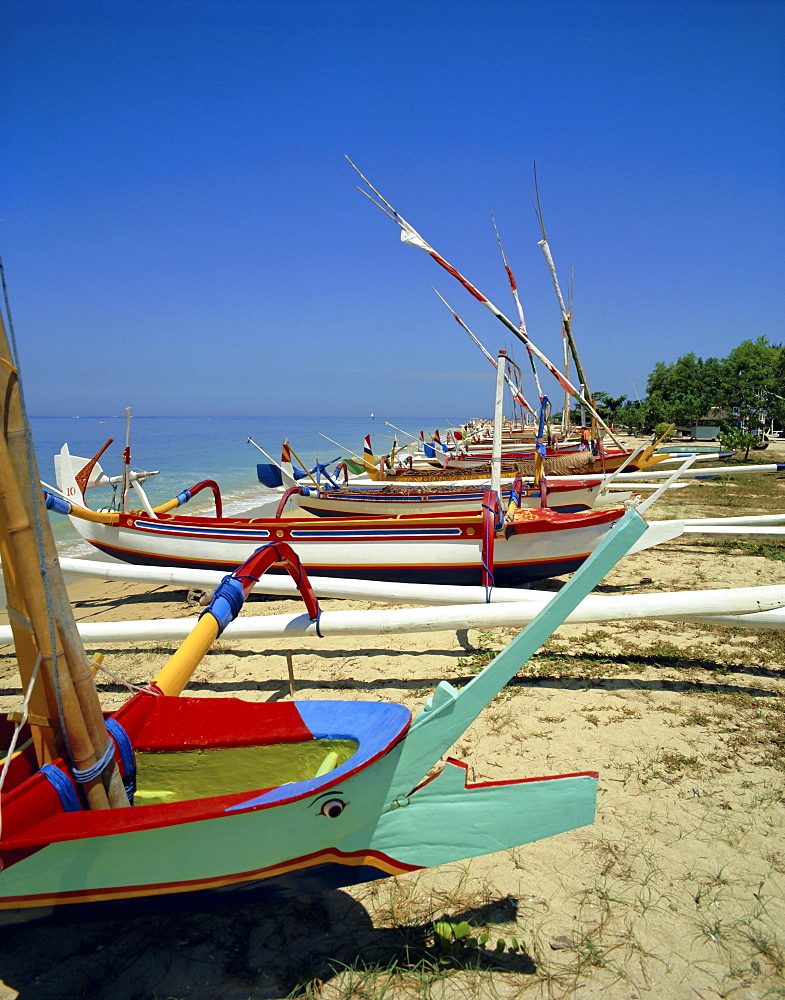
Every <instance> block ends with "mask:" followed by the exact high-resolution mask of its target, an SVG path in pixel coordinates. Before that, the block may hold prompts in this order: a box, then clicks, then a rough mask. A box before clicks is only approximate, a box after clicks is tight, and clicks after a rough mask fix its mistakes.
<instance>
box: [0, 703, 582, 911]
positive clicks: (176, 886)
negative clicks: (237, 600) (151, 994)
mask: <svg viewBox="0 0 785 1000" xmlns="http://www.w3.org/2000/svg"><path fill="white" fill-rule="evenodd" d="M150 703H153V704H152V706H151V704H150ZM145 713H147V714H145ZM140 716H143V718H142V720H141V722H139V717H140ZM115 718H116V719H117V720H118V721H120V722H121V724H123V725H124V726H125V727H126V729H127V731H128V733H129V737H130V738H131V739H132V742H133V743H134V745H135V747H136V749H137V753H138V752H139V750H140V747H141V748H142V749H143V750H144V749H145V748H146V749H148V750H150V749H151V748H152V750H154V751H156V752H157V753H158V755H165V754H167V753H172V752H174V751H178V750H180V751H182V750H186V749H193V748H194V747H196V748H197V749H198V750H201V751H202V752H203V753H204V752H207V751H215V750H216V749H218V750H220V749H225V748H226V744H227V742H230V743H231V744H232V745H233V746H236V745H239V746H254V745H255V744H256V743H258V742H259V741H262V742H264V743H265V744H270V743H271V742H273V743H276V746H277V747H278V748H279V749H280V748H281V747H284V748H286V747H291V746H293V747H294V749H295V750H298V749H299V747H300V746H301V744H302V743H303V741H304V740H308V739H311V740H314V739H317V738H320V739H324V738H327V737H330V736H332V737H334V738H336V739H338V738H340V739H344V740H346V739H349V738H350V739H352V740H354V741H355V742H356V744H357V749H356V751H355V753H354V754H353V755H351V756H349V757H348V759H347V760H346V761H345V762H344V763H343V764H341V765H340V766H338V767H337V768H335V769H334V770H333V771H328V772H327V773H326V774H323V775H321V776H319V775H318V774H317V775H316V776H315V777H313V778H305V779H303V780H298V781H295V782H291V783H288V784H283V785H280V786H274V787H271V788H265V787H261V788H257V789H251V790H249V791H247V792H240V793H237V792H234V793H232V794H230V795H216V796H210V795H209V794H208V795H207V796H206V797H203V798H200V799H187V800H176V801H172V802H163V803H159V804H150V805H144V804H141V805H139V804H137V805H134V806H133V807H132V808H130V809H126V810H119V811H118V810H105V811H98V812H85V811H79V812H62V809H61V807H60V805H59V801H58V800H57V798H56V793H55V792H54V790H53V789H52V786H50V785H49V784H48V782H47V781H46V779H45V778H43V777H42V776H41V774H40V773H37V774H36V773H34V774H31V775H29V776H28V775H25V776H24V777H23V780H22V781H20V782H19V783H18V784H17V785H15V786H14V787H13V788H12V790H11V791H10V792H6V793H5V794H4V820H5V822H4V830H3V841H2V847H1V848H0V854H1V855H2V861H3V868H2V870H0V924H14V923H20V922H25V921H28V920H38V919H43V918H47V919H53V918H54V919H59V920H72V919H79V918H89V919H101V918H104V917H106V918H108V917H110V916H112V915H113V914H114V913H117V912H118V911H119V910H121V911H122V913H123V915H125V916H127V915H128V914H129V912H136V913H140V912H162V911H166V910H169V909H180V908H183V907H187V908H188V909H190V910H193V909H196V908H206V907H208V906H225V905H230V904H232V905H237V904H238V903H239V904H242V903H244V902H252V901H254V900H262V899H268V900H270V899H280V898H284V897H287V896H292V895H295V894H299V893H302V892H313V891H322V890H325V889H334V888H339V887H341V886H346V885H354V884H357V883H360V882H364V881H368V880H372V879H378V878H385V877H388V876H391V875H398V874H401V873H403V872H407V871H414V870H416V869H419V868H423V867H430V866H433V865H437V864H443V863H446V862H449V861H457V860H460V859H463V858H466V857H472V856H477V855H481V854H486V853H490V852H492V851H497V850H503V849H506V848H507V847H511V846H519V845H522V844H525V843H529V842H531V841H532V840H537V839H540V838H542V837H548V836H552V835H554V834H556V833H561V832H564V831H566V830H569V829H574V828H575V827H577V826H583V825H586V824H588V823H591V822H592V821H593V817H594V806H595V798H596V785H597V775H596V774H595V773H591V772H589V773H583V774H575V775H559V776H555V777H549V778H536V779H523V780H519V781H504V782H498V783H497V782H494V783H483V784H479V785H471V784H469V783H468V781H467V771H466V767H465V765H462V764H459V763H457V762H453V761H448V762H447V764H446V765H445V766H444V768H443V769H442V770H441V771H440V772H439V773H438V774H437V775H436V777H435V778H432V779H430V780H429V781H427V782H426V783H425V784H423V785H420V786H419V787H417V788H416V789H415V791H413V792H411V791H409V792H408V793H407V794H405V795H401V794H400V790H401V788H402V787H404V785H405V786H406V787H408V788H409V789H410V788H411V785H409V784H408V782H409V781H410V780H411V779H410V778H408V777H407V776H406V774H404V775H403V777H402V776H401V772H402V771H403V772H405V771H406V767H407V763H406V762H407V759H410V758H411V754H409V758H407V753H408V749H409V748H408V743H407V740H408V739H409V738H410V734H411V733H414V732H415V727H412V729H411V730H409V728H408V727H409V723H410V713H409V711H408V709H406V708H405V707H403V706H401V705H389V704H386V703H378V702H333V701H328V702H304V703H303V702H301V703H269V702H268V703H248V702H243V701H240V700H239V699H233V698H229V699H212V698H210V699H207V698H204V699H200V698H166V697H159V698H152V697H150V696H149V695H147V694H144V693H143V694H140V695H137V696H135V697H134V698H133V699H131V701H130V702H129V703H128V704H127V705H126V706H124V707H123V709H121V710H120V711H119V712H118V713H116V715H115ZM194 734H198V735H197V736H194ZM412 738H413V739H414V740H415V744H414V745H415V746H416V740H417V739H418V736H413V737H412ZM412 752H413V753H417V752H418V751H417V750H414V751H412ZM20 766H21V765H20ZM200 766H201V765H200ZM198 777H199V772H198V771H197V778H198ZM396 782H398V784H396ZM401 782H403V785H402V784H401ZM140 783H143V779H142V766H141V765H140ZM443 829H450V830H454V831H455V832H454V834H451V836H450V837H447V838H444V837H443V836H440V834H439V831H440V830H443Z"/></svg>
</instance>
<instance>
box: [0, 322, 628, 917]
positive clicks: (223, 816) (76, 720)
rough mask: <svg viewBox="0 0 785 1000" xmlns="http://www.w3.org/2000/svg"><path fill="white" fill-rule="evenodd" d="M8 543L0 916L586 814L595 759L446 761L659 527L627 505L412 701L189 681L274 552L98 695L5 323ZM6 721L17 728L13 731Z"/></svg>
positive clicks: (109, 910) (326, 876)
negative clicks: (124, 679)
mask: <svg viewBox="0 0 785 1000" xmlns="http://www.w3.org/2000/svg"><path fill="white" fill-rule="evenodd" d="M0 357H1V358H2V361H3V365H1V366H0V392H1V393H2V397H3V402H4V406H3V408H2V411H0V412H1V413H2V416H1V417H0V430H1V431H2V433H0V550H1V552H2V563H3V574H4V578H5V585H6V591H7V594H8V605H9V618H10V621H11V624H12V628H13V632H14V639H15V645H16V650H17V657H18V660H19V667H20V673H21V676H22V681H23V686H24V687H25V688H26V694H25V700H24V707H23V710H22V713H21V715H20V717H19V718H18V719H17V720H16V724H15V725H14V724H13V721H12V719H13V717H12V718H11V719H9V720H8V721H7V722H3V724H2V727H1V728H2V730H3V735H4V736H6V737H8V738H9V739H10V745H9V744H6V745H9V750H8V751H7V753H6V756H5V758H4V759H3V760H2V761H0V784H1V785H2V791H1V792H0V809H1V810H2V812H1V815H2V829H1V830H0V922H2V923H4V924H12V923H18V922H22V921H26V920H30V919H35V918H39V917H47V918H49V917H53V916H54V917H59V918H60V919H66V920H67V919H73V918H76V917H78V916H83V915H88V916H89V917H90V918H92V919H104V918H106V917H107V916H110V915H112V914H117V913H121V914H122V915H123V916H124V917H126V916H128V915H129V914H130V913H132V912H134V911H137V912H138V911H148V910H162V909H167V908H172V907H187V908H189V909H191V910H193V909H195V908H199V907H203V906H205V905H207V904H219V905H227V904H229V903H231V902H233V901H239V902H242V903H247V902H250V901H252V900H254V899H275V898H280V897H282V896H287V895H292V894H295V893H298V892H304V891H307V892H310V891H314V890H322V889H326V888H336V887H339V886H344V885H351V884H355V883H358V882H363V881H367V880H370V879H377V878H384V877H386V876H389V875H395V874H398V873H399V872H407V871H412V870H415V869H418V868H423V867H429V866H432V865H437V864H442V863H444V862H447V861H453V860H459V859H462V858H467V857H473V856H476V855H479V854H484V853H489V852H492V851H499V850H503V849H505V848H509V847H516V846H520V845H522V844H525V843H528V842H530V841H533V840H537V839H540V838H543V837H547V836H552V835H554V834H557V833H560V832H563V831H565V830H569V829H574V828H575V827H579V826H583V825H586V824H588V823H591V822H592V821H593V817H594V808H595V797H596V787H597V777H598V776H597V774H596V773H595V772H591V771H586V772H582V773H578V774H570V775H559V776H555V777H543V778H533V779H523V780H515V781H504V782H484V783H481V784H475V785H472V784H470V783H469V782H468V780H467V777H468V772H467V766H466V764H464V763H462V762H458V761H454V760H449V759H448V761H447V762H446V763H445V764H444V765H443V766H442V767H441V769H440V770H439V771H438V773H436V774H435V775H431V774H430V772H431V769H432V768H433V767H434V766H435V765H437V764H438V763H439V761H440V759H441V758H442V756H443V755H444V753H445V752H446V751H448V750H449V748H450V746H451V745H452V744H453V743H454V742H455V740H456V739H457V738H459V737H460V736H461V734H462V733H463V732H465V730H466V728H467V727H468V726H469V725H470V724H471V722H472V721H473V720H474V719H475V718H476V717H477V715H478V714H479V712H480V711H482V709H483V708H484V707H485V706H486V705H487V704H488V703H489V702H490V700H491V699H492V698H493V697H494V696H495V695H496V694H497V693H498V692H499V691H500V690H501V688H502V687H503V686H504V684H506V683H507V681H508V680H509V679H510V678H511V677H512V676H514V674H515V673H516V672H517V670H518V669H519V668H520V665H521V664H522V663H523V662H525V661H526V659H528V657H529V656H530V655H531V654H532V653H533V652H535V651H536V650H537V648H538V647H539V646H540V645H541V643H542V642H543V641H544V640H545V639H546V638H547V637H548V636H549V635H550V634H551V633H552V631H553V629H554V628H555V627H557V625H558V624H559V623H560V621H561V620H562V619H563V618H564V617H565V616H566V615H567V614H569V613H570V611H571V610H572V609H573V608H574V607H575V606H576V605H577V604H578V603H579V602H580V601H581V599H582V598H583V597H584V596H585V595H586V594H587V593H588V592H589V591H590V590H591V589H592V588H593V587H594V586H595V585H596V583H597V582H598V581H599V580H600V579H601V577H602V576H603V575H604V573H605V572H606V571H607V570H608V569H609V568H611V566H612V565H613V564H614V563H615V562H616V561H617V559H618V558H619V557H620V556H621V555H622V554H623V553H624V552H625V551H626V550H627V549H628V548H629V547H630V546H631V545H633V544H634V543H635V542H636V541H639V540H640V538H641V537H642V536H643V534H644V533H645V531H646V525H645V522H643V520H642V519H641V518H640V516H639V515H638V514H637V513H636V512H635V511H634V510H631V511H629V512H628V513H627V514H626V516H625V517H624V518H623V520H622V521H621V522H620V523H619V524H618V525H617V526H616V529H615V530H614V531H613V532H612V533H609V534H607V535H606V538H605V539H604V541H603V542H602V544H600V545H599V546H598V548H597V550H596V551H595V552H594V554H593V555H592V557H591V558H589V559H588V560H586V562H585V563H584V565H583V566H582V567H581V569H580V570H579V571H578V572H577V573H576V574H575V575H574V576H573V578H572V579H571V580H570V582H569V583H568V584H567V585H566V586H565V587H564V588H563V589H562V591H561V592H560V594H559V595H558V596H557V598H556V600H555V601H554V603H553V604H551V605H550V606H549V608H548V609H547V611H545V612H544V613H543V614H541V615H539V616H538V617H537V619H536V620H535V621H534V622H532V624H531V625H530V626H529V627H528V628H527V629H526V630H525V631H524V632H522V633H521V634H520V635H519V636H517V637H516V638H515V639H514V640H513V642H512V643H511V644H510V645H509V646H508V647H507V649H506V650H505V651H503V652H502V653H501V654H500V655H499V656H497V657H496V659H495V660H494V661H493V663H491V664H489V665H488V666H487V667H486V668H485V669H484V670H483V671H482V672H481V673H480V674H478V675H477V676H476V677H475V678H473V679H472V681H471V682H470V683H469V684H467V685H466V686H465V687H464V688H462V689H461V690H460V691H458V690H456V689H455V688H453V687H452V686H451V685H450V684H447V683H444V682H443V683H441V684H440V685H439V686H438V687H437V688H436V691H435V692H434V694H433V696H432V697H431V698H430V699H429V700H428V702H427V703H426V704H425V706H424V707H423V709H422V710H421V711H420V712H419V713H418V714H417V715H416V716H415V717H414V718H413V719H412V718H411V716H410V713H409V710H408V709H407V708H405V707H403V706H400V705H391V704H384V703H364V702H356V701H353V702H349V703H347V702H340V701H330V702H318V701H314V702H299V703H286V704H282V703H274V704H272V703H246V702H243V701H241V700H240V699H236V698H209V699H200V698H180V697H177V696H178V695H179V693H180V691H181V690H182V689H183V687H184V685H185V684H186V683H187V680H188V678H189V677H190V675H191V673H192V672H193V670H194V669H195V667H196V665H197V664H198V662H199V659H200V658H201V656H202V654H203V653H204V652H205V651H206V649H207V648H208V647H209V645H210V644H211V643H212V641H213V639H214V638H215V637H216V636H217V635H219V634H220V632H221V631H222V629H223V628H224V627H225V626H226V624H227V623H228V622H229V621H230V620H231V619H232V618H234V617H235V616H236V614H237V612H238V611H239V608H240V606H241V604H242V602H243V599H244V596H245V595H246V594H247V592H248V591H249V590H250V589H251V587H252V586H253V583H254V581H255V580H256V579H258V577H259V576H260V575H261V573H262V572H264V570H265V568H268V567H269V566H270V565H271V563H273V562H277V563H283V564H284V565H285V566H286V567H287V569H288V570H289V571H290V573H291V574H292V575H293V576H294V577H296V578H297V579H298V580H299V581H300V584H301V587H302V591H303V595H304V598H305V601H306V606H307V609H308V614H309V617H311V618H312V619H313V620H315V621H317V622H318V618H319V608H318V603H317V602H316V600H315V599H314V597H313V594H312V592H311V591H310V589H309V585H308V583H307V578H306V577H305V576H304V574H303V572H302V567H301V565H300V563H299V561H298V560H297V558H296V556H295V555H294V554H293V553H292V552H291V551H290V550H289V549H288V548H287V547H286V546H283V545H271V546H268V547H266V548H264V549H263V550H262V551H261V552H257V553H255V554H254V555H253V556H252V558H251V559H250V560H249V561H248V562H247V563H245V564H244V565H243V566H242V567H241V568H240V569H239V570H237V571H236V572H234V573H233V574H232V575H231V576H230V577H227V578H226V580H225V581H224V584H222V586H221V588H219V592H218V593H217V594H216V595H215V597H214V599H213V602H212V603H211V605H210V608H209V609H207V611H206V612H205V613H204V614H203V615H202V617H201V618H200V619H199V622H198V623H197V625H196V627H195V629H194V631H193V633H192V634H191V635H190V636H189V638H188V639H187V640H186V642H185V643H184V644H183V646H182V647H181V648H180V649H179V650H178V652H177V653H176V654H175V656H174V657H173V658H172V659H171V660H170V662H169V663H168V664H167V665H166V666H165V667H164V669H163V670H162V671H161V672H160V673H159V674H158V676H157V677H156V678H155V680H154V681H153V682H152V683H151V684H150V685H148V686H147V687H146V688H144V689H142V690H140V691H139V692H138V693H136V694H135V695H134V696H133V697H132V698H131V699H130V700H129V701H128V702H127V703H126V704H125V705H124V706H123V707H122V708H120V709H119V710H118V711H116V712H113V713H110V714H107V715H104V714H103V713H102V712H101V708H100V704H99V702H98V697H97V693H96V689H95V687H94V684H93V681H92V678H91V670H90V663H89V661H88V659H87V655H86V653H85V650H84V647H83V646H82V645H81V642H80V640H79V637H78V634H77V631H76V627H75V622H74V618H73V612H72V610H71V607H70V604H69V603H68V601H67V595H66V593H65V588H64V585H63V581H62V575H61V573H60V569H59V564H58V561H57V554H56V551H55V547H54V541H53V538H52V533H51V528H50V525H49V522H48V519H47V517H46V514H45V510H44V506H43V504H42V501H41V496H40V493H39V489H38V470H37V467H36V462H35V457H34V454H33V449H32V438H31V435H30V432H29V424H28V422H27V420H26V417H25V415H24V409H23V405H22V400H21V394H20V390H19V377H18V366H17V364H16V359H15V358H14V356H13V354H12V352H11V351H10V349H9V346H8V342H7V340H6V337H5V331H4V328H3V327H2V324H0ZM12 730H13V732H12Z"/></svg>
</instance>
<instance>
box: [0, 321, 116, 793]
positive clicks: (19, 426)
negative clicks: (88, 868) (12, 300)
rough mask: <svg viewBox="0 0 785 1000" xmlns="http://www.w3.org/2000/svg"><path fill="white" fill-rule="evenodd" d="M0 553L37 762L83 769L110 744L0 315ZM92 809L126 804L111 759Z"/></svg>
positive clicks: (93, 785) (92, 785) (95, 785)
mask: <svg viewBox="0 0 785 1000" xmlns="http://www.w3.org/2000/svg"><path fill="white" fill-rule="evenodd" d="M0 403H1V404H2V406H1V408H0V554H1V555H2V562H3V577H4V581H5V588H6V592H7V600H8V615H9V619H10V622H11V627H12V629H13V633H14V642H15V645H16V651H17V658H18V661H19V670H20V674H21V678H22V684H23V687H24V688H25V689H26V688H27V686H28V684H29V683H30V680H31V678H32V677H33V675H34V673H35V671H36V667H38V673H37V676H36V679H35V682H34V687H33V693H32V696H31V700H30V722H31V729H32V733H33V741H34V745H35V749H36V754H37V758H38V761H39V763H47V762H48V761H50V760H51V759H53V758H54V757H55V756H59V755H61V754H62V753H63V751H64V750H65V751H67V755H68V757H70V758H71V761H72V763H73V766H74V767H75V768H76V769H78V770H86V769H88V768H90V767H92V766H93V765H94V764H96V762H97V761H99V760H101V758H102V757H103V755H104V753H105V752H106V751H107V748H108V747H109V743H110V740H109V736H108V734H107V731H106V725H105V723H104V718H103V713H102V711H101V706H100V703H99V700H98V693H97V691H96V689H95V685H94V683H93V678H92V671H91V669H90V664H89V661H88V659H87V655H86V653H85V649H84V645H83V643H82V640H81V638H80V637H79V633H78V631H77V627H76V622H75V620H74V615H73V609H72V608H71V605H70V603H69V601H68V595H67V593H66V590H65V584H64V582H63V576H62V572H61V570H60V564H59V562H58V558H57V550H56V548H55V543H54V538H53V536H52V529H51V526H50V524H49V518H48V515H47V512H46V509H45V507H44V505H43V501H42V497H41V490H40V486H39V483H40V479H39V474H38V466H37V463H36V460H35V454H34V452H33V449H32V440H31V438H30V435H29V426H28V424H27V419H26V416H25V413H24V406H23V400H22V393H21V388H20V384H19V373H18V371H17V367H16V364H15V360H14V357H13V355H12V352H11V347H10V344H9V341H8V337H7V335H6V330H5V325H4V323H3V318H2V315H1V314H0ZM82 788H83V790H84V793H85V798H86V800H87V804H88V807H89V808H91V809H106V808H108V807H110V806H112V807H115V806H127V805H128V798H127V796H126V793H125V790H124V789H123V784H122V780H121V778H120V774H119V772H118V769H117V765H116V764H115V762H114V760H110V762H109V763H108V764H107V766H106V767H105V768H104V769H103V771H102V772H101V774H100V775H99V776H98V777H96V778H95V779H93V780H92V781H89V782H85V783H84V784H83V785H82Z"/></svg>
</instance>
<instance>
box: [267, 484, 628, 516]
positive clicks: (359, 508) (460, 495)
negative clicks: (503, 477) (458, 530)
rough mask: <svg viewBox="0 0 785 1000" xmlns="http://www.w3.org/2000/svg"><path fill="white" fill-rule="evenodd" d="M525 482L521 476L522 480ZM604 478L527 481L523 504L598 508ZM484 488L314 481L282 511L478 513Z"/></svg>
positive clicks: (505, 492)
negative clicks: (321, 484)
mask: <svg viewBox="0 0 785 1000" xmlns="http://www.w3.org/2000/svg"><path fill="white" fill-rule="evenodd" d="M518 482H519V483H520V480H518ZM512 489H513V487H512V485H510V486H507V487H503V488H502V492H501V500H502V504H505V505H506V504H508V503H509V502H510V495H511V493H512ZM602 489H603V487H602V482H601V481H600V480H599V479H586V480H584V481H583V482H578V483H575V484H563V485H562V484H558V485H555V486H550V485H546V486H545V487H544V488H541V487H538V486H535V485H534V484H533V483H531V484H527V485H525V486H524V485H523V484H522V483H520V485H519V487H518V490H519V495H520V506H521V507H522V508H531V509H536V508H538V507H548V509H549V510H554V511H559V512H560V513H567V514H573V513H575V512H577V511H581V510H590V509H591V508H593V507H595V506H596V505H597V503H598V501H599V500H600V498H601V494H602ZM484 494H485V491H484V490H482V489H477V490H472V489H468V488H466V487H465V486H464V487H456V488H445V487H442V488H441V489H428V488H427V487H425V486H424V484H423V485H419V486H418V485H417V484H411V483H410V484H408V486H406V485H403V484H400V485H399V484H397V483H386V484H383V485H380V486H369V487H361V486H359V485H357V484H353V485H351V486H345V487H341V488H339V489H337V490H317V489H315V488H313V487H312V486H303V485H297V486H292V487H290V488H289V489H288V490H287V491H286V493H285V494H283V496H282V497H281V501H280V503H279V506H278V510H279V511H281V512H283V510H284V509H285V508H286V505H287V504H290V505H292V506H294V507H296V508H298V509H299V510H303V511H306V512H307V513H309V514H314V515H316V516H317V517H366V516H368V517H372V516H377V517H378V516H384V517H391V516H394V515H396V514H407V513H411V514H448V513H451V512H464V513H474V512H476V511H477V510H479V509H480V508H481V505H482V501H483V496H484ZM629 496H631V494H630V493H627V494H625V495H623V496H616V497H614V499H613V503H614V505H616V506H618V505H619V504H621V503H623V502H624V501H625V500H626V499H627V498H628V497H629Z"/></svg>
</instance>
